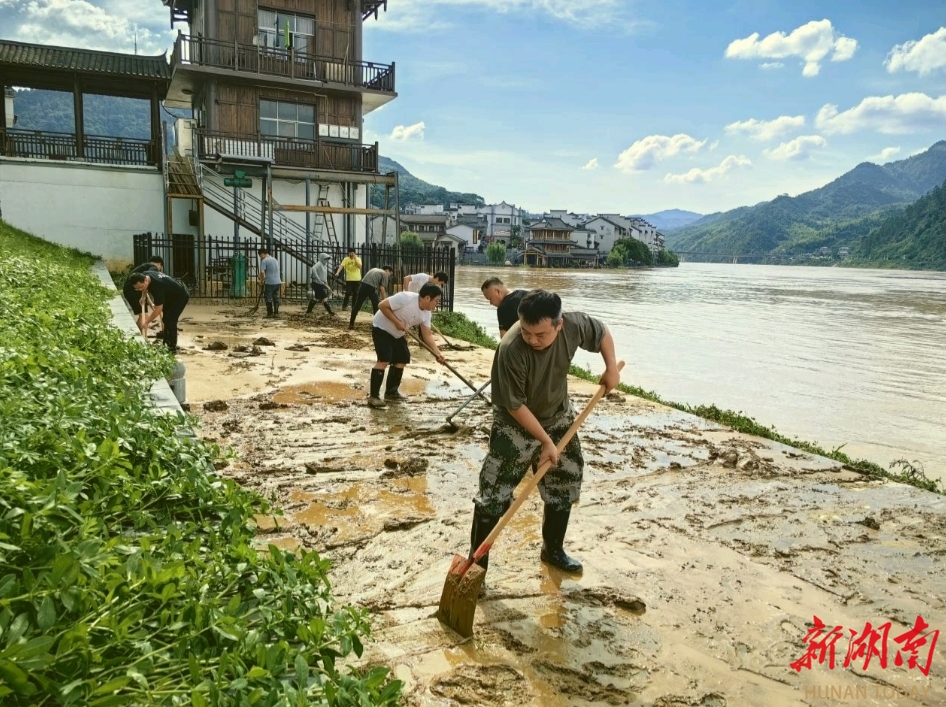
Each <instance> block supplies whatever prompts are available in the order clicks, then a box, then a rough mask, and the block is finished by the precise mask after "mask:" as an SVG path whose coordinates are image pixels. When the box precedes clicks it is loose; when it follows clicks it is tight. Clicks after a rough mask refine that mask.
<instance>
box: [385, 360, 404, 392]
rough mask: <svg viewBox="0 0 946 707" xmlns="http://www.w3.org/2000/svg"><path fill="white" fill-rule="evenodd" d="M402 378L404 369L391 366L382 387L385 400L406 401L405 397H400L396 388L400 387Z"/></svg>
mask: <svg viewBox="0 0 946 707" xmlns="http://www.w3.org/2000/svg"><path fill="white" fill-rule="evenodd" d="M403 377H404V369H403V368H398V367H397V366H391V368H390V369H389V370H388V382H387V385H385V387H384V399H385V400H407V396H406V395H401V392H400V391H399V390H398V387H399V386H400V385H401V378H403Z"/></svg>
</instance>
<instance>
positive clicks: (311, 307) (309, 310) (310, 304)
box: [305, 299, 315, 314]
mask: <svg viewBox="0 0 946 707" xmlns="http://www.w3.org/2000/svg"><path fill="white" fill-rule="evenodd" d="M314 308H315V300H314V299H310V300H309V308H308V309H307V310H306V311H305V313H306V314H312V310H313V309H314Z"/></svg>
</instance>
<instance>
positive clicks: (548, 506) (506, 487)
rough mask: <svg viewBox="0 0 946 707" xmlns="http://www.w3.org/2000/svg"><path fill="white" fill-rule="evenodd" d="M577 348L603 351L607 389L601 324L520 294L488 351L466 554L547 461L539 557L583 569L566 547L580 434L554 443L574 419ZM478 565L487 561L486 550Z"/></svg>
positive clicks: (609, 344)
mask: <svg viewBox="0 0 946 707" xmlns="http://www.w3.org/2000/svg"><path fill="white" fill-rule="evenodd" d="M579 348H582V349H585V350H586V351H594V352H598V353H600V354H601V358H602V359H604V364H605V372H604V374H603V375H602V376H601V382H602V383H603V384H604V385H605V388H606V389H607V391H610V390H612V389H613V388H614V387H615V386H616V385H617V384H618V382H619V381H620V374H619V372H618V368H617V361H616V360H615V355H614V339H612V338H611V333H610V332H609V331H608V328H607V327H606V326H605V325H604V323H603V322H601V321H600V320H598V319H594V318H593V317H589V316H588V315H587V314H582V313H581V312H562V300H561V298H560V297H559V296H558V295H557V294H555V293H553V292H546V291H545V290H532V291H531V292H528V293H527V294H526V295H525V296H524V297H523V298H522V301H521V302H520V303H519V321H518V322H516V323H515V324H513V325H512V327H511V328H510V329H509V333H508V334H507V335H506V336H504V337H503V339H502V341H500V342H499V347H498V348H497V349H496V355H495V356H494V357H493V370H492V389H493V427H492V430H491V432H490V436H489V451H488V452H487V454H486V458H485V459H484V460H483V466H482V469H481V470H480V478H479V493H478V494H477V495H476V497H475V498H474V499H473V503H474V511H473V527H472V529H471V531H470V541H471V545H472V549H471V550H470V554H471V555H472V553H473V552H475V551H476V548H478V547H479V545H480V543H482V542H483V541H484V540H485V539H486V537H487V536H488V535H489V533H490V531H492V529H493V528H494V527H496V523H498V522H499V518H500V516H502V514H503V513H505V511H506V509H508V508H509V506H510V504H511V503H512V494H513V491H514V490H515V488H516V486H518V485H519V482H520V481H521V480H522V478H523V476H525V474H526V472H527V471H528V469H529V467H530V466H533V467H534V468H537V467H539V466H541V465H542V464H544V463H545V462H546V461H549V462H550V463H551V465H552V467H551V469H550V470H549V472H548V473H547V474H546V475H545V476H544V477H543V478H542V480H541V481H540V482H539V493H540V494H541V496H542V501H543V502H544V503H545V513H544V519H543V522H542V554H541V559H542V561H543V562H545V563H547V564H550V565H552V566H553V567H557V568H559V569H560V570H563V571H565V572H581V569H582V567H581V563H580V562H578V560H575V559H574V558H571V557H569V556H568V555H567V554H565V550H564V548H563V545H564V540H565V531H566V530H567V528H568V519H569V515H570V514H571V507H572V504H573V503H575V501H577V500H578V497H579V495H580V492H581V478H582V472H583V469H584V458H583V457H582V454H581V445H580V443H579V440H578V435H575V436H574V437H572V439H571V441H570V442H569V443H568V445H567V446H566V447H565V449H564V450H563V451H562V453H561V455H559V453H558V450H557V449H556V444H557V443H558V441H559V440H560V439H561V438H562V437H563V436H564V435H565V432H567V431H568V428H569V427H570V426H571V424H572V422H573V421H574V420H575V417H576V414H575V410H574V408H572V405H571V401H570V400H569V398H568V367H569V365H570V364H571V361H572V358H573V357H574V356H575V352H576V351H577V350H578V349H579ZM480 564H481V565H482V567H483V568H484V569H485V568H486V567H487V566H488V564H489V558H488V555H487V556H486V557H484V558H483V560H481V561H480Z"/></svg>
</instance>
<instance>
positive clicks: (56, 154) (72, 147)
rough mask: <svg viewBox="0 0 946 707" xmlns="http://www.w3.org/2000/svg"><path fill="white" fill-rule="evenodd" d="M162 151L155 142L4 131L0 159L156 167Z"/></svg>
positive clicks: (97, 136) (8, 129)
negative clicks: (80, 138) (14, 158)
mask: <svg viewBox="0 0 946 707" xmlns="http://www.w3.org/2000/svg"><path fill="white" fill-rule="evenodd" d="M158 154H159V153H158V149H157V146H156V145H155V144H154V142H152V141H151V140H141V139H139V138H127V137H107V136H102V135H84V136H82V140H81V141H79V140H77V139H76V135H75V134H74V133H55V132H48V131H45V130H20V129H16V128H6V129H2V128H0V155H3V156H5V157H26V158H31V159H40V160H62V161H70V162H76V161H77V162H95V163H97V164H118V165H139V166H145V165H156V164H157V163H158V160H157V157H158Z"/></svg>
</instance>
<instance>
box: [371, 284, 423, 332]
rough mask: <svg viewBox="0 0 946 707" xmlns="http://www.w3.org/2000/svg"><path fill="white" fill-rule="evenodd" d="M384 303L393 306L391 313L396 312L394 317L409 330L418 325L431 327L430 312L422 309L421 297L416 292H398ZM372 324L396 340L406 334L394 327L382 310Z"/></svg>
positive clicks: (375, 316)
mask: <svg viewBox="0 0 946 707" xmlns="http://www.w3.org/2000/svg"><path fill="white" fill-rule="evenodd" d="M384 301H385V302H387V303H388V304H390V305H391V311H392V312H394V316H396V317H397V318H398V319H400V320H401V321H402V322H404V323H405V324H406V325H407V327H408V328H410V327H415V326H417V325H418V324H425V325H427V326H428V327H429V326H430V312H425V311H424V310H422V309H421V308H420V305H419V304H418V303H419V302H420V297H419V296H418V295H417V293H416V292H398V293H397V294H396V295H391V296H390V297H388V298H387V299H386V300H384ZM372 324H373V325H374V326H376V327H378V328H379V329H383V330H384V331H386V332H388V334H390V335H391V336H393V337H394V338H395V339H400V338H401V337H402V336H404V332H403V331H401V330H400V329H398V328H397V327H396V326H395V325H394V322H392V321H391V320H390V319H388V318H387V317H386V316H384V312H383V311H381V310H380V309H379V310H378V312H377V314H375V315H374V320H372Z"/></svg>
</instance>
